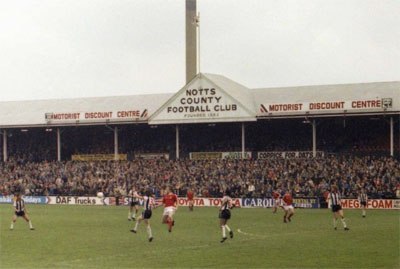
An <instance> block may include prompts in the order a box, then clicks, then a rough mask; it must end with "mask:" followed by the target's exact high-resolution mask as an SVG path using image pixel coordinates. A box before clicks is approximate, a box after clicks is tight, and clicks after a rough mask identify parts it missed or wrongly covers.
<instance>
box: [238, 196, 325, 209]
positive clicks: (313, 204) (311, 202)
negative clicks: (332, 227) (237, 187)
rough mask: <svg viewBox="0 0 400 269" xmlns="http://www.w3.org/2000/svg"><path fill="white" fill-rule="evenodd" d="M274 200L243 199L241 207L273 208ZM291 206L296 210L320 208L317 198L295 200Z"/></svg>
mask: <svg viewBox="0 0 400 269" xmlns="http://www.w3.org/2000/svg"><path fill="white" fill-rule="evenodd" d="M273 206H275V200H274V199H272V198H243V199H242V207H245V208H246V207H264V208H268V207H273ZM293 206H294V207H296V208H320V204H319V201H318V199H317V198H295V199H293Z"/></svg>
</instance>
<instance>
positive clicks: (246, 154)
mask: <svg viewBox="0 0 400 269" xmlns="http://www.w3.org/2000/svg"><path fill="white" fill-rule="evenodd" d="M251 155H252V154H251V151H245V152H244V159H251ZM222 159H237V160H239V159H242V152H241V151H235V152H222Z"/></svg>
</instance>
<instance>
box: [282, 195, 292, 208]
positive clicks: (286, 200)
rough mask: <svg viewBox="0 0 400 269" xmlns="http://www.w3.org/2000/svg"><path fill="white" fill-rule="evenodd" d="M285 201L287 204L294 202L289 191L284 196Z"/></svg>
mask: <svg viewBox="0 0 400 269" xmlns="http://www.w3.org/2000/svg"><path fill="white" fill-rule="evenodd" d="M283 201H284V202H285V204H286V205H292V204H293V198H292V195H290V194H289V193H286V194H285V195H284V196H283Z"/></svg>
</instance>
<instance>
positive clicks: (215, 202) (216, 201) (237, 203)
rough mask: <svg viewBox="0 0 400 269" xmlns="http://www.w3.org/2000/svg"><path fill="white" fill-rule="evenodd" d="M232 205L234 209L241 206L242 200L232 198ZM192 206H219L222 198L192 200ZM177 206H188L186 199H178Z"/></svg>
mask: <svg viewBox="0 0 400 269" xmlns="http://www.w3.org/2000/svg"><path fill="white" fill-rule="evenodd" d="M232 200H233V204H234V205H235V206H236V207H241V206H242V199H241V198H232ZM193 201H194V206H200V207H203V206H217V207H218V206H221V203H222V198H194V200H193ZM178 205H179V206H188V200H187V198H178Z"/></svg>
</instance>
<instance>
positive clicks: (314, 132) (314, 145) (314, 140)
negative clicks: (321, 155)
mask: <svg viewBox="0 0 400 269" xmlns="http://www.w3.org/2000/svg"><path fill="white" fill-rule="evenodd" d="M311 125H312V155H313V158H315V157H316V156H317V124H316V123H315V120H313V121H312V123H311Z"/></svg>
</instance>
